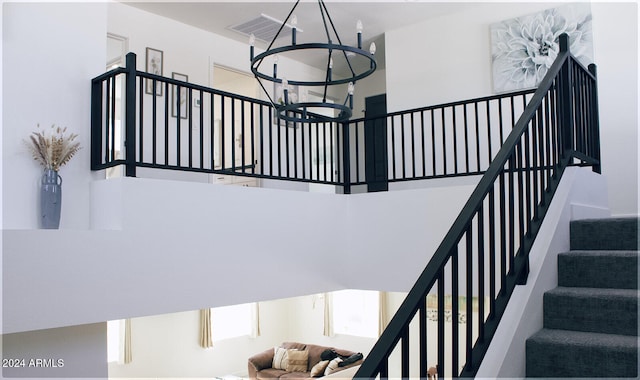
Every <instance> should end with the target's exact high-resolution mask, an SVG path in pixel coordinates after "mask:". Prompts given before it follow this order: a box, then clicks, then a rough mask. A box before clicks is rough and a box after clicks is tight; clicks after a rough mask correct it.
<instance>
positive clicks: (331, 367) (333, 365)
mask: <svg viewBox="0 0 640 380" xmlns="http://www.w3.org/2000/svg"><path fill="white" fill-rule="evenodd" d="M341 362H342V358H340V357H337V358H335V359H333V360H331V361H330V362H329V364H328V365H327V368H326V369H325V370H324V375H325V376H327V375H331V374H332V373H334V372H337V371H338V364H340V363H341Z"/></svg>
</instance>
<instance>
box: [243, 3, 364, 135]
mask: <svg viewBox="0 0 640 380" xmlns="http://www.w3.org/2000/svg"><path fill="white" fill-rule="evenodd" d="M299 3H300V0H297V1H296V3H295V5H294V6H293V8H292V9H291V11H290V12H289V14H288V15H287V18H286V19H285V20H284V22H283V23H282V25H281V26H280V29H279V30H278V32H277V33H276V35H275V36H274V37H273V40H272V41H271V43H270V44H269V47H267V50H266V51H264V52H263V53H261V54H258V55H254V48H255V36H254V35H251V36H250V38H249V44H250V57H251V72H253V74H254V76H255V77H256V79H257V80H258V83H260V86H261V87H262V89H263V90H264V92H265V94H266V95H267V97H268V98H269V101H270V102H271V104H272V105H273V106H274V108H275V109H276V111H277V113H278V117H279V118H280V119H281V120H286V121H290V122H302V123H310V122H343V121H346V120H349V118H350V117H351V115H352V113H353V92H354V89H355V84H356V82H357V81H358V80H360V79H362V78H365V77H367V76H369V75H371V74H372V73H373V72H374V71H375V69H376V60H375V56H374V55H375V52H376V46H375V43H371V46H370V48H369V51H365V50H363V49H362V22H361V21H358V22H357V23H356V32H357V46H348V45H345V44H343V43H342V40H341V39H340V36H339V35H338V32H337V30H336V28H335V25H334V23H333V20H332V19H331V16H330V15H329V12H328V10H327V7H326V5H325V3H324V1H323V0H318V6H319V8H320V15H321V17H322V23H323V26H324V31H325V34H326V37H327V42H326V43H323V42H315V43H301V44H299V43H298V42H297V40H296V38H297V23H298V20H297V17H296V16H295V15H294V11H295V9H296V7H297V6H298V4H299ZM288 23H289V24H288ZM285 25H287V26H289V27H290V28H291V44H290V45H284V46H278V47H274V45H275V42H276V40H277V39H278V38H279V36H280V33H281V32H282V30H283V28H284V27H285ZM334 41H337V43H335V42H334ZM295 54H322V55H325V56H326V67H325V71H324V74H323V76H324V78H317V79H315V80H314V79H310V80H296V79H291V78H289V79H287V77H286V75H280V73H278V60H279V56H280V55H283V56H287V55H295ZM323 59H325V58H323ZM334 59H336V60H340V61H341V63H344V64H346V67H347V68H348V71H349V73H350V75H347V76H346V77H337V75H334V73H333V67H334ZM354 61H357V62H358V63H360V64H359V65H356V64H354ZM269 63H272V64H273V65H272V66H269V67H265V66H268V65H269ZM270 69H272V70H270ZM262 80H265V81H268V82H272V83H273V85H274V88H275V87H276V85H279V86H281V91H282V96H281V97H279V98H278V99H277V100H274V99H273V98H272V97H271V95H270V92H269V91H268V90H267V89H266V88H265V86H264V84H263V83H262ZM344 84H346V85H347V91H346V92H347V94H346V98H345V100H344V103H343V104H340V103H335V102H331V101H327V91H328V88H329V86H336V85H344ZM314 87H315V88H321V91H319V92H318V95H319V96H318V97H321V99H322V100H321V101H313V102H311V101H308V99H307V97H308V92H305V91H309V89H310V88H314ZM292 88H297V89H298V91H291V89H292Z"/></svg>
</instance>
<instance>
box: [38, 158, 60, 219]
mask: <svg viewBox="0 0 640 380" xmlns="http://www.w3.org/2000/svg"><path fill="white" fill-rule="evenodd" d="M61 207H62V177H60V176H59V175H58V172H57V171H55V170H53V169H46V170H45V171H44V174H43V175H42V179H41V182H40V213H41V220H40V225H41V227H42V228H44V229H57V228H58V227H60V210H61Z"/></svg>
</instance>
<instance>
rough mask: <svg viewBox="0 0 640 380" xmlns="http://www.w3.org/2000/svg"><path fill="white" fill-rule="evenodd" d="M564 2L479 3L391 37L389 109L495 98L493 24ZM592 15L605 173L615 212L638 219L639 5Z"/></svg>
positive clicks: (601, 8)
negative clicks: (481, 97) (492, 95)
mask: <svg viewBox="0 0 640 380" xmlns="http://www.w3.org/2000/svg"><path fill="white" fill-rule="evenodd" d="M559 4H560V3H522V2H500V3H474V4H473V5H471V6H469V8H468V9H467V10H465V11H463V12H459V13H455V14H451V15H446V16H442V17H439V18H436V19H433V20H428V21H425V22H423V23H421V24H416V25H411V26H407V27H405V28H402V29H398V30H394V31H390V32H387V33H386V54H387V56H386V60H387V68H386V74H387V94H388V103H389V110H391V111H398V110H402V109H409V108H414V107H419V106H425V105H431V104H440V103H445V102H449V101H456V100H463V99H470V98H475V97H480V96H487V95H491V94H492V84H491V56H490V51H491V49H490V47H491V41H490V34H489V26H490V25H491V24H492V23H494V22H498V21H502V20H505V19H509V18H513V17H518V16H523V15H527V14H530V13H534V12H537V11H540V10H543V9H548V8H553V7H555V6H558V5H559ZM592 13H593V34H594V54H595V63H596V64H597V65H598V73H599V78H600V80H599V101H600V128H601V136H602V162H603V165H602V170H603V174H606V175H607V178H608V180H609V189H610V192H609V201H610V204H611V209H612V212H613V214H614V215H621V214H632V215H637V214H638V200H637V196H638V195H637V194H638V185H637V183H638V119H637V118H638V87H637V84H638V57H637V56H638V9H637V4H636V3H629V2H628V3H608V2H596V3H594V4H592ZM416 40H419V41H420V43H419V45H416V42H415V41H416Z"/></svg>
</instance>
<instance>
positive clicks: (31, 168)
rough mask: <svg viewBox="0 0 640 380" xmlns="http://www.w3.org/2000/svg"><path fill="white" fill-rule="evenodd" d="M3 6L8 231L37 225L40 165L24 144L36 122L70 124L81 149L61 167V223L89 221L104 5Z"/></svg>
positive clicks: (78, 224)
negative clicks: (94, 94)
mask: <svg viewBox="0 0 640 380" xmlns="http://www.w3.org/2000/svg"><path fill="white" fill-rule="evenodd" d="M2 6H3V25H2V27H3V40H2V42H3V60H4V61H3V72H2V77H3V104H2V108H3V118H2V124H3V127H2V143H3V146H2V164H3V173H2V176H3V178H2V179H3V180H2V186H3V192H2V196H3V199H2V201H3V209H2V211H3V212H2V219H3V227H4V228H5V229H7V228H8V229H13V228H38V221H39V217H38V214H37V213H38V209H39V181H40V176H41V175H42V169H41V168H40V167H39V166H38V164H37V163H36V162H35V161H33V159H32V157H31V155H30V153H29V152H28V150H27V149H26V147H25V145H23V142H22V141H23V140H24V139H27V138H28V137H29V135H30V134H31V132H34V131H35V130H36V125H37V124H40V126H41V127H44V128H48V127H49V126H50V125H51V124H56V125H59V126H62V127H68V130H69V131H70V132H74V133H77V134H78V135H79V141H80V143H81V145H82V150H80V152H78V154H77V155H76V157H74V158H73V160H71V162H70V163H69V164H68V165H67V166H65V167H63V168H62V169H61V171H60V175H61V176H62V177H63V180H64V184H63V198H62V204H63V207H62V218H61V222H60V225H61V228H72V229H86V228H87V227H88V225H89V186H90V182H91V180H92V178H93V177H94V175H93V174H92V173H91V172H90V170H89V154H90V150H91V149H90V147H89V138H90V129H89V123H90V110H91V106H90V98H91V96H90V95H91V92H90V89H91V86H90V83H91V82H90V80H91V78H93V77H94V76H96V75H98V74H100V73H102V72H104V68H105V62H106V23H107V18H106V5H105V4H104V3H86V4H85V3H21V2H5V3H3V4H2Z"/></svg>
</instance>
